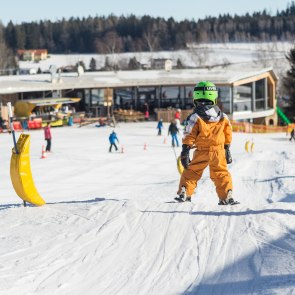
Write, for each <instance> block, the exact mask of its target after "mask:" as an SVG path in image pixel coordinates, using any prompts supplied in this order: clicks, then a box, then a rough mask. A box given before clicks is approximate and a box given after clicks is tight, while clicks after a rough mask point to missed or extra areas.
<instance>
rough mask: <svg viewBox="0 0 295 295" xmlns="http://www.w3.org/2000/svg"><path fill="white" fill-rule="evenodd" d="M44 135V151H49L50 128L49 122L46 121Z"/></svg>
mask: <svg viewBox="0 0 295 295" xmlns="http://www.w3.org/2000/svg"><path fill="white" fill-rule="evenodd" d="M44 137H45V140H46V141H47V144H46V152H50V151H51V139H52V136H51V129H50V123H49V122H48V123H47V125H46V126H45V127H44Z"/></svg>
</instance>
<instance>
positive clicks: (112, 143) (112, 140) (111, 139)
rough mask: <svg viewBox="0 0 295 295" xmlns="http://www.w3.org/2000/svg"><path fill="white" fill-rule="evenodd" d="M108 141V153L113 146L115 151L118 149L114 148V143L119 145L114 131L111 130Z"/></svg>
mask: <svg viewBox="0 0 295 295" xmlns="http://www.w3.org/2000/svg"><path fill="white" fill-rule="evenodd" d="M109 141H110V144H111V145H110V148H109V152H110V153H111V152H112V148H113V146H114V147H115V149H116V151H117V150H118V147H117V146H116V141H117V142H118V143H119V139H118V137H117V134H116V133H115V131H114V130H113V132H112V133H111V134H110V136H109Z"/></svg>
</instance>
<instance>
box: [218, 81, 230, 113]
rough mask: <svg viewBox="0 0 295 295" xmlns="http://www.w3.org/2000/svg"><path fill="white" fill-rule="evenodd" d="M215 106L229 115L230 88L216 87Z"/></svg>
mask: <svg viewBox="0 0 295 295" xmlns="http://www.w3.org/2000/svg"><path fill="white" fill-rule="evenodd" d="M217 104H218V106H219V107H220V109H221V110H222V111H223V112H224V113H226V114H230V113H232V111H231V88H230V87H228V86H227V87H224V86H221V87H218V100H217Z"/></svg>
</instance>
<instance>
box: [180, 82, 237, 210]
mask: <svg viewBox="0 0 295 295" xmlns="http://www.w3.org/2000/svg"><path fill="white" fill-rule="evenodd" d="M217 97H218V91H217V88H216V86H215V85H214V84H213V83H211V82H200V83H198V84H197V85H196V87H195V88H194V92H193V99H194V104H195V110H194V113H193V114H191V115H190V116H189V117H188V119H187V126H186V128H185V134H184V135H185V137H184V138H183V140H182V143H183V145H182V152H181V163H182V165H183V167H184V168H185V170H184V171H183V173H182V175H181V179H180V182H179V188H178V192H177V194H178V197H176V198H175V199H176V200H177V201H180V202H182V201H191V196H192V194H193V192H194V190H195V189H196V187H197V182H198V181H199V179H200V178H201V176H202V174H203V171H204V169H205V168H206V167H207V166H208V165H209V169H210V178H211V179H212V181H213V182H214V184H215V187H216V192H217V195H218V198H219V203H218V204H219V205H234V204H237V203H238V202H236V201H234V199H233V198H232V189H233V185H232V178H231V175H230V173H229V171H228V169H227V164H229V163H231V162H232V158H231V155H230V150H229V147H230V143H231V140H232V128H231V124H230V122H229V119H228V117H227V116H226V115H225V114H224V113H223V112H221V110H220V109H219V107H218V106H217V105H216V103H217ZM193 147H195V148H196V150H195V152H194V155H193V159H192V161H190V158H189V151H190V149H191V148H193Z"/></svg>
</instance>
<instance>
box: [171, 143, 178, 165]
mask: <svg viewBox="0 0 295 295" xmlns="http://www.w3.org/2000/svg"><path fill="white" fill-rule="evenodd" d="M172 148H173V152H174V156H175V159H176V162H177V155H176V151H175V147H174V146H173V147H172Z"/></svg>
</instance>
